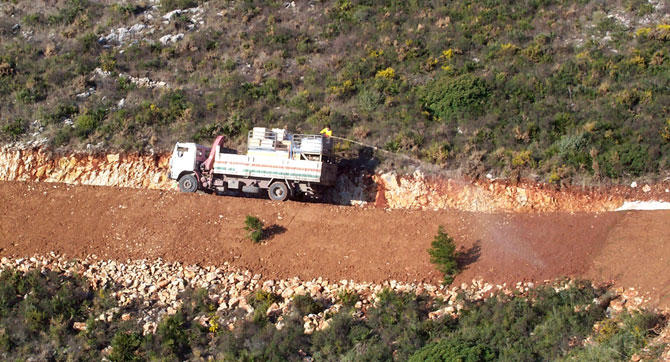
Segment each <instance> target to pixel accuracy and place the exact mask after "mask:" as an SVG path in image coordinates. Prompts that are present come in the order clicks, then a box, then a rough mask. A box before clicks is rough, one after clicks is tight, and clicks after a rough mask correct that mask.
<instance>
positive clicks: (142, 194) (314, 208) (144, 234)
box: [0, 182, 670, 306]
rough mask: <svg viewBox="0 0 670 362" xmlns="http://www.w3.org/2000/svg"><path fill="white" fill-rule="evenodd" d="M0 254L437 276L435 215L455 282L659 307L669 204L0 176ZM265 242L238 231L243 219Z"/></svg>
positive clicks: (668, 252)
mask: <svg viewBox="0 0 670 362" xmlns="http://www.w3.org/2000/svg"><path fill="white" fill-rule="evenodd" d="M0 215H1V216H2V217H1V218H0V248H1V250H0V254H1V255H13V256H29V255H33V254H36V253H44V252H49V251H56V252H59V253H61V254H64V255H67V256H70V257H83V256H86V255H89V254H96V255H98V256H99V257H103V258H114V259H120V260H126V259H137V258H148V259H151V258H157V257H161V258H163V259H166V260H175V261H181V262H184V263H199V264H203V265H204V264H221V263H223V262H225V261H229V262H231V263H233V264H235V265H238V266H240V267H244V268H248V269H250V270H252V271H254V272H257V273H262V274H263V276H264V277H266V278H284V277H293V276H299V277H301V278H304V279H311V278H318V277H324V278H329V279H333V280H340V279H354V280H358V281H375V282H379V281H383V280H389V279H396V280H400V281H406V282H414V281H427V282H433V283H438V282H439V280H440V276H439V275H438V273H437V272H436V271H435V269H434V267H433V266H432V265H431V264H430V262H429V256H428V253H427V252H426V250H427V249H428V248H429V247H430V242H431V241H432V239H433V237H434V236H435V234H436V232H437V228H438V226H439V225H443V226H444V227H445V230H446V231H447V232H448V233H449V234H450V235H451V236H453V237H454V239H455V240H456V243H457V245H458V246H459V247H460V248H461V249H462V251H464V253H465V255H464V257H463V259H462V263H463V265H464V266H465V268H466V270H465V272H464V273H463V274H462V275H460V276H459V277H458V278H457V280H456V282H457V283H461V282H470V281H471V280H472V279H473V278H478V277H481V278H483V279H484V280H486V281H489V282H496V283H502V282H508V283H513V282H517V281H543V280H545V279H552V278H556V277H561V276H585V277H589V278H591V279H593V280H596V281H610V280H614V281H616V282H617V284H618V285H621V286H624V287H628V286H630V287H636V288H640V289H641V290H643V291H644V292H649V293H652V294H649V296H650V297H651V298H652V300H653V301H652V303H653V302H654V301H662V302H663V304H664V305H666V306H670V300H668V294H669V293H670V290H669V287H668V285H669V284H670V283H668V281H669V280H668V275H670V270H669V269H670V267H668V263H667V261H668V260H670V246H669V245H670V236H669V235H668V233H667V231H666V228H667V225H668V221H669V220H670V212H640V213H636V212H629V213H601V214H595V213H583V214H562V213H552V214H479V213H468V212H458V211H413V210H392V211H389V210H384V209H380V208H356V207H346V206H333V205H326V204H310V203H300V202H286V203H273V202H270V201H266V200H261V199H249V198H236V197H218V196H214V195H205V194H180V193H177V192H172V191H158V190H136V189H120V188H110V187H93V186H68V185H62V184H44V183H19V182H0ZM246 215H255V216H258V217H260V218H261V219H263V221H264V223H265V225H266V226H267V227H268V229H269V231H270V232H271V234H272V235H271V236H270V238H269V240H267V241H266V242H265V243H263V244H260V245H255V244H253V243H252V242H251V241H249V240H246V239H245V237H244V235H245V233H246V232H245V231H244V218H245V216H246Z"/></svg>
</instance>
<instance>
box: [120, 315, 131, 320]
mask: <svg viewBox="0 0 670 362" xmlns="http://www.w3.org/2000/svg"><path fill="white" fill-rule="evenodd" d="M121 320H122V321H129V320H130V314H129V313H124V314H122V315H121Z"/></svg>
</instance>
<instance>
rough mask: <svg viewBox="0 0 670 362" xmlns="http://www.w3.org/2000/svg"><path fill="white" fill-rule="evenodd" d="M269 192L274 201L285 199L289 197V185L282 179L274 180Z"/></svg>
mask: <svg viewBox="0 0 670 362" xmlns="http://www.w3.org/2000/svg"><path fill="white" fill-rule="evenodd" d="M268 194H269V195H270V198H271V199H272V200H274V201H285V200H286V199H288V186H286V184H285V183H283V182H281V181H276V182H273V183H272V185H270V188H269V189H268Z"/></svg>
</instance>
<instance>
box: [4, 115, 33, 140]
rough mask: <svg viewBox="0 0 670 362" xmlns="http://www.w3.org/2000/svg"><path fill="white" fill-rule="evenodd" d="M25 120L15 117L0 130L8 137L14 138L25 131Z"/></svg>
mask: <svg viewBox="0 0 670 362" xmlns="http://www.w3.org/2000/svg"><path fill="white" fill-rule="evenodd" d="M26 128H27V127H26V122H25V121H24V120H22V119H21V118H17V119H15V120H13V121H11V122H9V123H8V124H6V125H4V126H2V132H3V133H4V134H6V135H7V136H8V137H9V138H10V139H12V140H16V139H17V138H19V137H20V136H21V135H22V134H24V133H25V132H26Z"/></svg>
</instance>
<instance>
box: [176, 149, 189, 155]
mask: <svg viewBox="0 0 670 362" xmlns="http://www.w3.org/2000/svg"><path fill="white" fill-rule="evenodd" d="M186 152H188V148H186V147H177V156H178V157H182V156H184V153H186Z"/></svg>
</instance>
